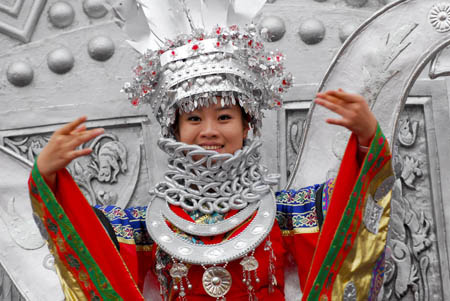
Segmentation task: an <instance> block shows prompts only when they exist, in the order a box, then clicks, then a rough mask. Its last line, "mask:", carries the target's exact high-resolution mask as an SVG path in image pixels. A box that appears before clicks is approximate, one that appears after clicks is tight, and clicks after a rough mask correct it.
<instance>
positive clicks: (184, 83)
mask: <svg viewBox="0 0 450 301" xmlns="http://www.w3.org/2000/svg"><path fill="white" fill-rule="evenodd" d="M283 61H284V57H283V55H282V54H281V53H279V52H268V51H265V50H264V46H263V43H262V41H261V37H260V36H259V35H258V34H257V30H256V26H255V25H254V24H250V25H248V26H246V28H245V30H239V28H238V27H237V26H231V27H228V28H222V27H216V28H215V29H214V30H213V32H212V33H210V34H206V33H204V32H202V31H201V30H197V31H196V32H195V33H194V34H192V35H180V36H178V37H177V39H176V40H174V41H166V43H165V46H164V47H162V48H161V49H160V50H157V51H155V50H153V51H152V50H149V51H147V52H146V53H145V54H144V55H143V56H142V57H141V59H140V60H139V63H138V65H137V66H136V68H135V69H134V72H135V74H136V77H135V78H134V81H133V82H132V83H127V84H125V86H124V89H123V90H124V91H125V92H126V93H128V98H129V100H130V101H131V102H132V104H133V105H138V104H139V103H142V102H145V103H150V104H151V107H152V109H153V113H154V114H155V116H156V118H157V120H158V122H159V123H160V124H161V128H162V134H163V136H170V135H171V134H173V133H171V131H170V128H171V125H172V124H173V123H174V121H175V117H176V116H175V114H176V112H177V110H179V111H180V112H190V111H193V110H195V109H196V108H197V107H199V106H208V105H209V104H212V103H217V97H216V96H220V99H221V100H220V101H221V102H222V105H229V104H239V105H240V106H241V107H242V108H244V110H245V112H246V113H247V114H249V115H250V117H251V124H252V127H253V128H254V132H255V134H256V135H259V131H260V129H261V119H262V117H263V114H262V112H261V110H262V109H276V108H279V107H281V105H282V94H283V93H284V92H285V91H286V90H287V89H288V88H289V87H290V86H291V85H292V75H291V74H290V73H286V72H285V71H284V66H283Z"/></svg>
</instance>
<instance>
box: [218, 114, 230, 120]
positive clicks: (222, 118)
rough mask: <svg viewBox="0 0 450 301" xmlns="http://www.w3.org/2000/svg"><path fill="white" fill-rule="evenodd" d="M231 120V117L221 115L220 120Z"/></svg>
mask: <svg viewBox="0 0 450 301" xmlns="http://www.w3.org/2000/svg"><path fill="white" fill-rule="evenodd" d="M228 119H231V116H230V115H228V114H224V115H220V116H219V120H228Z"/></svg>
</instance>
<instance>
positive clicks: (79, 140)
mask: <svg viewBox="0 0 450 301" xmlns="http://www.w3.org/2000/svg"><path fill="white" fill-rule="evenodd" d="M104 132H105V130H104V129H103V128H96V129H91V130H87V131H83V132H75V133H72V134H71V135H70V138H71V139H70V141H69V147H70V148H71V149H74V148H76V147H78V146H79V145H81V144H83V143H86V142H88V141H89V140H91V139H93V138H95V137H97V136H99V135H101V134H103V133H104Z"/></svg>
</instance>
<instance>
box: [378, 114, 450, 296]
mask: <svg viewBox="0 0 450 301" xmlns="http://www.w3.org/2000/svg"><path fill="white" fill-rule="evenodd" d="M411 114H412V115H414V116H415V120H424V118H423V111H422V110H421V109H420V107H419V106H412V107H406V109H405V112H404V113H403V116H405V115H406V116H408V115H411ZM404 120H408V119H404ZM404 122H406V121H404ZM408 122H409V123H408V125H407V126H406V123H403V124H402V126H405V128H404V129H405V130H404V131H403V133H402V131H400V132H399V136H398V142H397V144H396V145H395V146H394V147H395V151H396V153H397V154H398V155H397V156H396V157H395V158H394V166H395V171H396V175H397V181H396V183H395V185H394V191H393V197H392V203H391V210H392V212H391V224H390V231H389V237H388V247H387V249H386V272H385V279H384V281H385V282H384V297H383V300H417V301H422V300H423V301H424V300H441V299H442V297H441V296H442V287H440V268H439V254H438V251H437V242H436V238H435V237H436V236H435V232H436V229H435V225H434V215H433V210H432V206H433V204H432V195H431V188H430V185H431V183H430V179H429V172H432V171H428V160H429V154H428V153H427V152H426V150H427V148H426V143H427V141H426V139H427V137H426V135H425V126H424V124H423V122H419V121H417V122H412V124H416V125H415V126H413V127H410V125H411V122H410V121H408ZM413 128H416V130H415V132H414V134H413V130H412V129H413ZM428 139H430V138H428ZM405 141H408V143H407V144H406V145H404V142H405Z"/></svg>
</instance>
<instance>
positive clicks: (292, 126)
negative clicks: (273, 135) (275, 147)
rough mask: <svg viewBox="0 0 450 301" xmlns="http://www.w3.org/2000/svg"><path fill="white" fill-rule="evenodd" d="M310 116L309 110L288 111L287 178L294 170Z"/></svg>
mask: <svg viewBox="0 0 450 301" xmlns="http://www.w3.org/2000/svg"><path fill="white" fill-rule="evenodd" d="M307 114H308V110H307V109H293V110H286V136H285V138H286V177H287V178H289V177H290V176H291V172H292V171H293V170H294V164H295V160H296V158H297V155H298V152H299V147H300V141H301V139H302V135H303V125H304V122H305V119H306V115H307Z"/></svg>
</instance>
